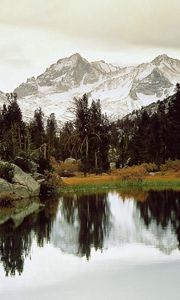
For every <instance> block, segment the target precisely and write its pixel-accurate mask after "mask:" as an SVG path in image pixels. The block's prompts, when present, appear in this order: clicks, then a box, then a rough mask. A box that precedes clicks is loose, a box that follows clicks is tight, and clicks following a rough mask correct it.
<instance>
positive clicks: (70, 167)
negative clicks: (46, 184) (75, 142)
mask: <svg viewBox="0 0 180 300" xmlns="http://www.w3.org/2000/svg"><path fill="white" fill-rule="evenodd" d="M51 165H52V167H53V169H54V171H55V172H56V173H57V174H58V175H59V176H61V177H73V176H75V173H76V172H78V171H79V168H80V163H79V162H78V161H65V162H60V163H58V162H57V161H56V160H55V158H54V157H51Z"/></svg>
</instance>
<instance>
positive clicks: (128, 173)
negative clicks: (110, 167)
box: [113, 165, 147, 181]
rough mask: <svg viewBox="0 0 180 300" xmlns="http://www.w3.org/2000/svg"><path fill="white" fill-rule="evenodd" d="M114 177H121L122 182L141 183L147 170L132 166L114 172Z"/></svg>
mask: <svg viewBox="0 0 180 300" xmlns="http://www.w3.org/2000/svg"><path fill="white" fill-rule="evenodd" d="M113 174H114V175H118V176H120V178H121V179H122V180H138V181H141V180H142V179H143V176H145V175H146V174H147V171H146V169H145V168H144V167H143V166H142V165H141V166H132V167H127V168H123V169H117V170H115V171H113Z"/></svg>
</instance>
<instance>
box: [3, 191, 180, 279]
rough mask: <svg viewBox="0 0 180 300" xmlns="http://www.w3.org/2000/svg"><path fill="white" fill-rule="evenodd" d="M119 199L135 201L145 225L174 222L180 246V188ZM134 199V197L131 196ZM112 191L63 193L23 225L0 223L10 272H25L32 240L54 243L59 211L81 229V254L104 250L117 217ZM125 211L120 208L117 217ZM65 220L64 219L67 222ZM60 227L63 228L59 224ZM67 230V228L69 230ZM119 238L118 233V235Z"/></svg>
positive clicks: (135, 207)
mask: <svg viewBox="0 0 180 300" xmlns="http://www.w3.org/2000/svg"><path fill="white" fill-rule="evenodd" d="M116 194H117V195H119V201H121V202H122V204H123V203H124V201H128V199H131V198H133V195H134V199H135V200H138V201H136V202H134V204H133V206H134V209H135V215H136V217H138V218H140V222H141V223H142V226H146V227H147V228H149V226H150V225H151V223H152V222H155V223H156V224H157V226H161V227H162V228H166V227H167V226H168V225H169V224H170V225H171V227H172V229H173V232H174V233H175V235H176V237H177V240H178V246H179V248H180V192H175V191H161V192H156V191H149V192H146V193H144V194H143V192H134V193H133V192H131V195H130V194H127V193H125V192H122V194H121V192H118V193H117V192H116ZM129 201H130V200H129ZM112 202H113V197H112V194H111V193H109V194H108V193H103V194H92V195H76V194H74V195H68V194H67V195H63V197H62V198H61V199H52V200H49V201H47V202H46V205H45V207H44V208H43V209H42V210H41V211H40V212H39V213H37V214H32V215H31V216H29V217H27V218H26V219H25V220H24V222H23V223H22V224H21V225H20V226H19V227H16V228H15V227H14V225H13V224H12V223H11V222H9V223H6V224H4V225H1V226H0V265H2V266H3V269H4V271H5V274H6V276H15V275H16V273H19V275H21V274H22V272H23V268H24V262H25V260H26V258H27V257H29V258H30V257H31V249H32V243H33V242H34V241H35V242H36V243H37V245H38V247H43V246H44V245H46V244H47V243H51V242H52V240H51V238H52V232H53V228H54V225H55V224H56V225H57V226H56V228H57V229H58V228H59V227H58V226H60V225H58V224H59V223H58V222H57V214H58V212H59V213H60V218H61V220H64V221H65V222H66V223H67V224H69V225H70V226H72V227H70V228H73V226H74V227H76V228H78V229H77V232H78V234H77V244H78V245H77V247H78V250H77V253H76V254H77V255H79V256H83V257H86V258H87V259H88V260H89V259H90V257H91V251H92V249H95V250H100V251H102V250H103V248H104V243H105V240H106V239H107V238H108V236H109V235H110V234H111V227H112V226H113V224H112V222H113V218H112V215H111V203H112ZM118 215H119V218H120V217H121V213H120V212H119V214H118V211H117V217H118ZM64 221H63V222H64ZM59 230H60V228H59ZM65 233H66V231H65ZM114 238H116V237H114Z"/></svg>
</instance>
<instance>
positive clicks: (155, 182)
mask: <svg viewBox="0 0 180 300" xmlns="http://www.w3.org/2000/svg"><path fill="white" fill-rule="evenodd" d="M63 181H64V183H65V186H64V187H63V188H61V190H62V191H64V192H78V191H100V190H105V189H142V190H149V189H155V190H164V189H174V190H180V178H176V177H174V178H173V177H170V176H163V177H161V176H147V177H144V178H143V179H140V178H132V179H127V180H126V179H122V178H120V177H118V176H113V175H102V176H93V175H91V176H88V177H72V178H64V179H63Z"/></svg>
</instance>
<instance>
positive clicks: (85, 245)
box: [62, 194, 110, 259]
mask: <svg viewBox="0 0 180 300" xmlns="http://www.w3.org/2000/svg"><path fill="white" fill-rule="evenodd" d="M62 212H63V215H64V217H65V219H66V220H67V222H69V223H71V224H73V223H74V222H78V224H79V238H78V243H79V250H78V254H79V255H80V256H86V258H87V259H89V258H90V255H91V248H92V247H94V248H95V250H98V249H99V250H102V249H103V244H104V239H105V237H107V235H108V233H109V228H110V221H109V220H110V209H109V204H108V201H107V194H93V195H86V196H83V195H75V196H74V197H69V196H64V197H63V201H62Z"/></svg>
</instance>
